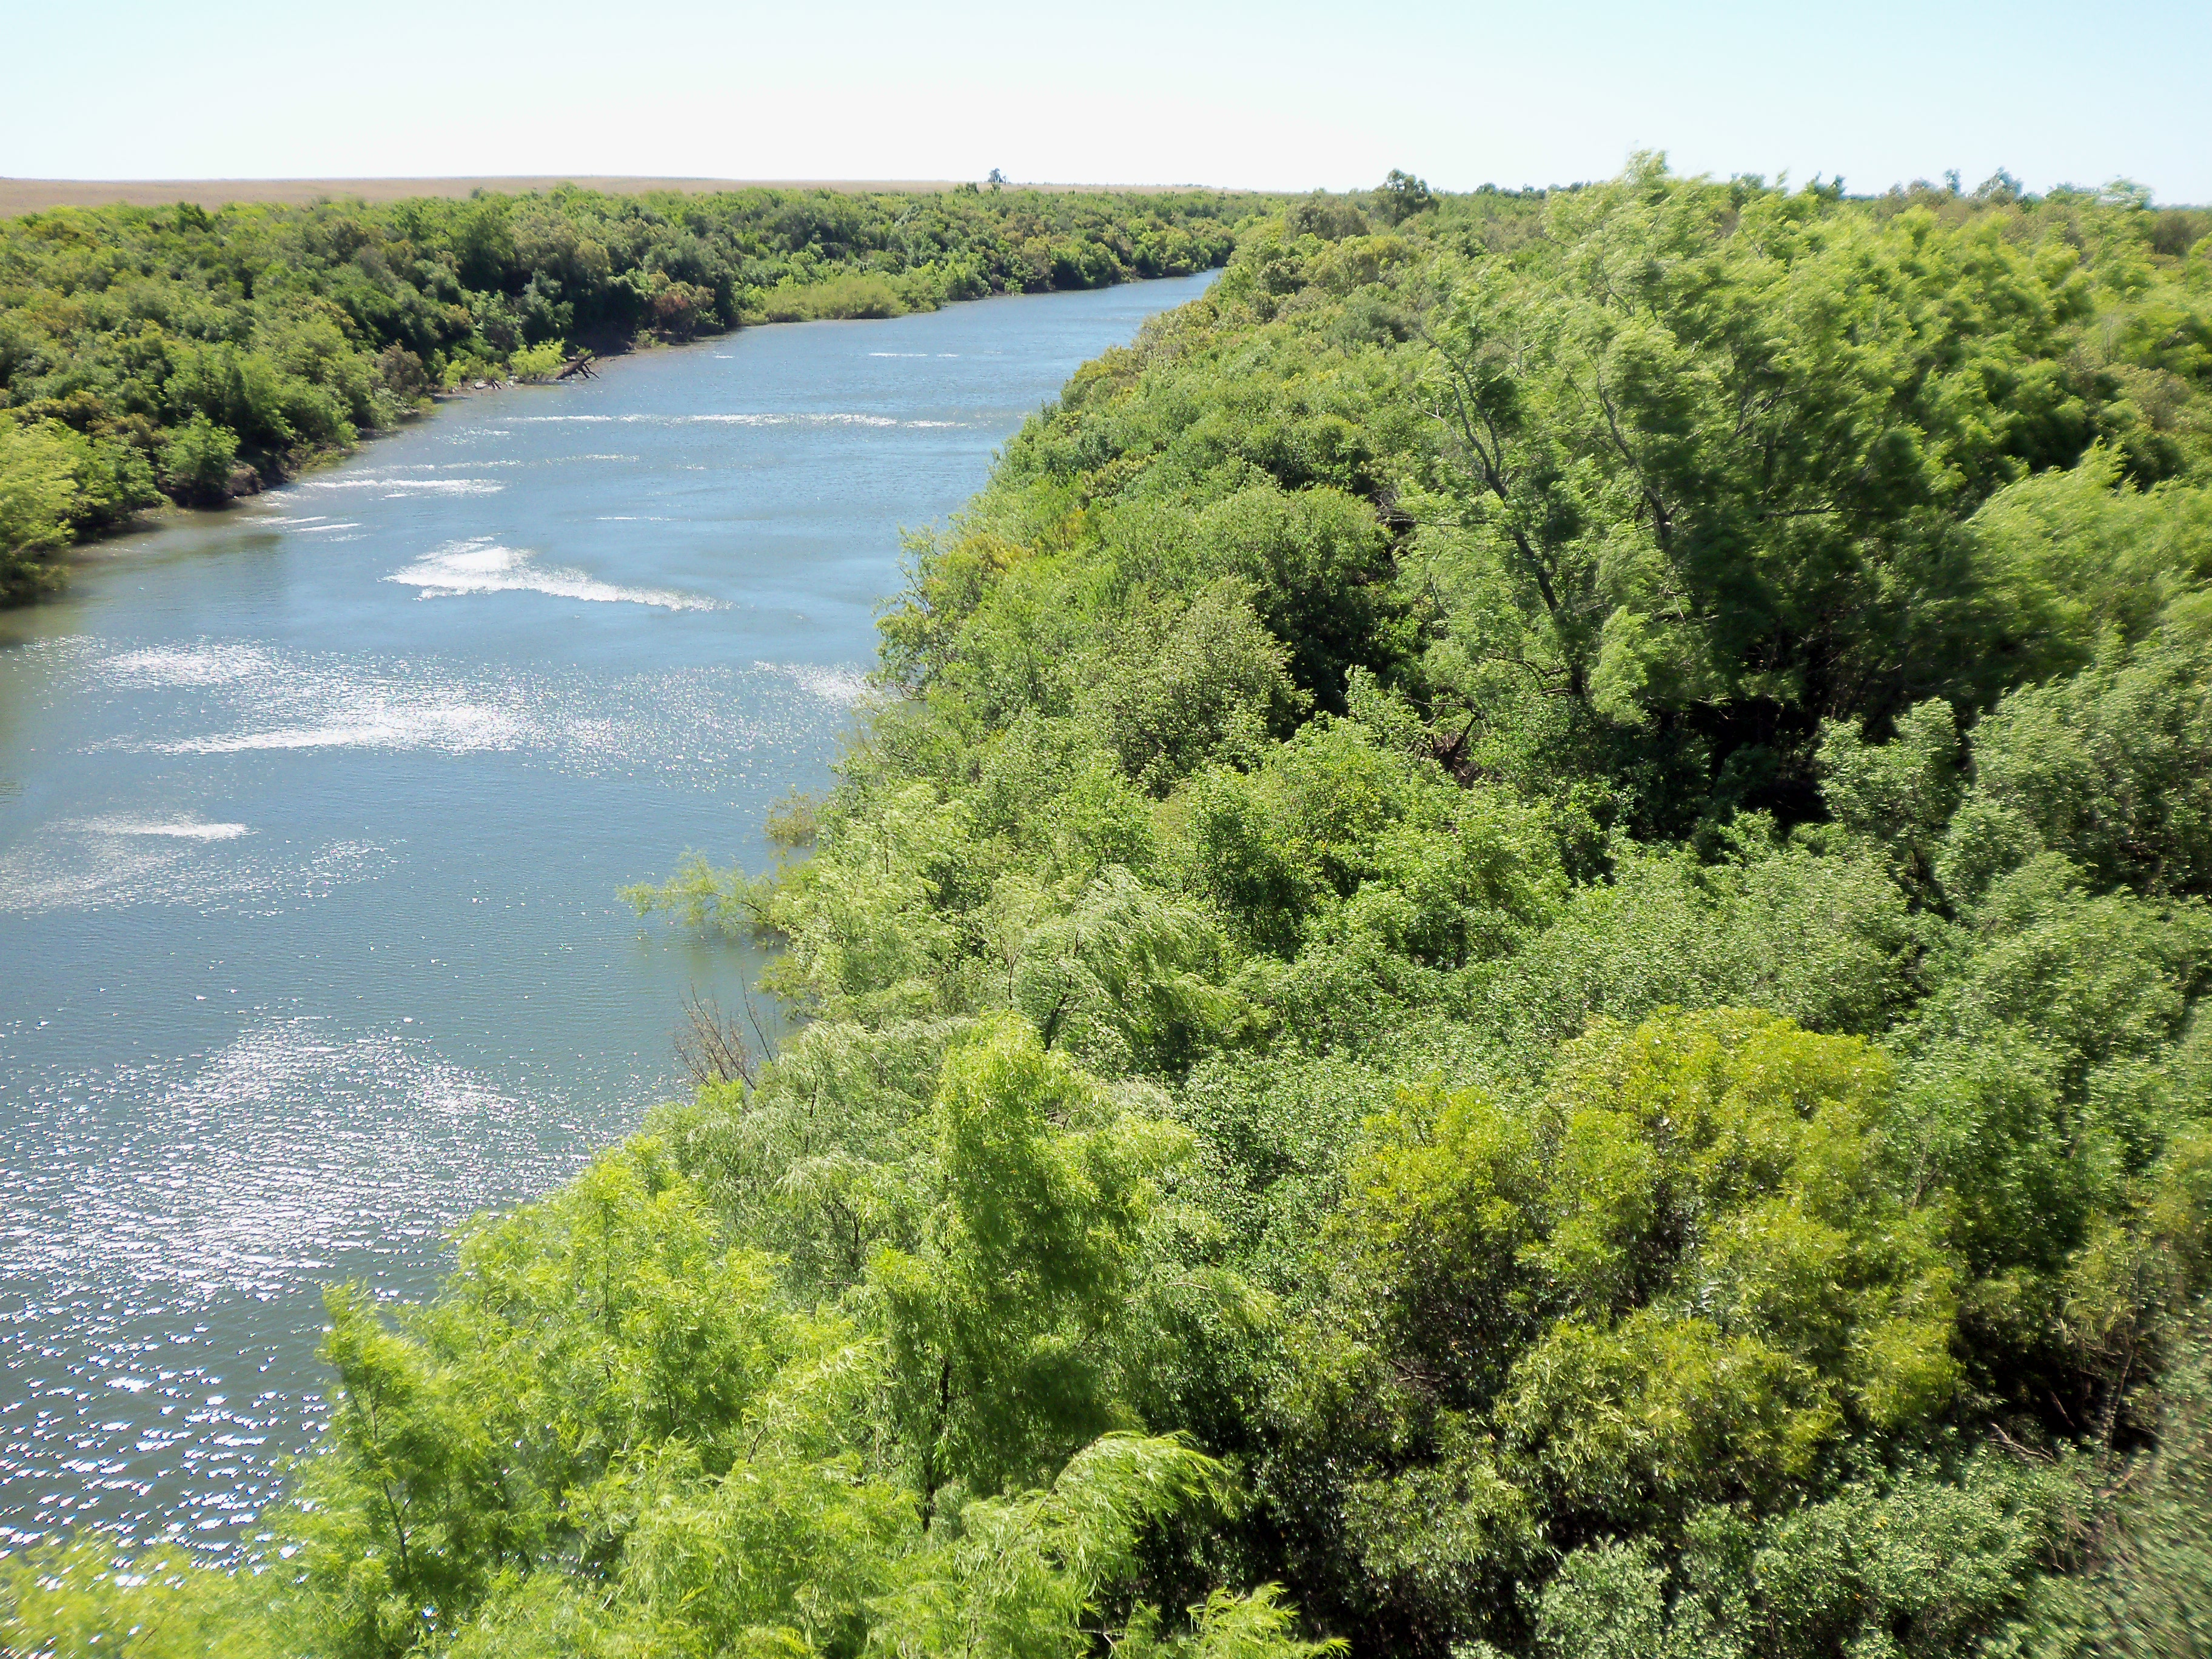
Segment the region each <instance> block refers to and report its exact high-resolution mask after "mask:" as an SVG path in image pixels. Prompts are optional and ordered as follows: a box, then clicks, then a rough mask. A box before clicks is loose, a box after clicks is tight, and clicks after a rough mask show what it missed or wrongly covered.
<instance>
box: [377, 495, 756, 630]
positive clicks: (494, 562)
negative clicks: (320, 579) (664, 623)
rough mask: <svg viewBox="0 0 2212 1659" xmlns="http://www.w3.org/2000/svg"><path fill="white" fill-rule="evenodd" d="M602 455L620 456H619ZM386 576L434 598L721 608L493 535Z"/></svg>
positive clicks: (452, 547)
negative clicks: (620, 580) (537, 597)
mask: <svg viewBox="0 0 2212 1659" xmlns="http://www.w3.org/2000/svg"><path fill="white" fill-rule="evenodd" d="M600 459H622V458H621V457H605V458H600ZM384 580H386V581H388V582H398V583H399V584H401V585H402V586H407V587H413V588H416V589H419V590H420V597H421V598H423V599H433V598H437V597H441V596H453V595H459V594H465V593H544V594H548V595H550V597H552V598H554V599H586V600H591V601H593V602H596V603H602V604H607V603H611V604H627V605H655V606H658V607H659V608H660V609H662V610H665V611H720V610H724V609H726V602H725V601H723V600H721V599H708V597H707V596H706V595H705V594H703V593H684V592H678V591H676V590H674V589H672V588H665V587H624V586H620V585H618V584H617V583H614V582H606V581H601V580H599V579H598V578H597V577H595V576H589V575H586V574H585V573H584V572H582V571H580V570H568V569H563V568H560V567H558V566H552V565H541V564H539V563H538V559H537V555H536V554H534V553H530V552H526V551H524V550H520V549H517V548H512V547H502V546H501V545H500V544H498V543H497V542H495V541H493V540H491V539H490V538H480V539H478V540H475V541H465V542H451V543H448V544H447V545H446V546H444V547H441V548H439V549H438V550H436V551H435V552H431V553H426V554H424V555H423V556H422V557H421V558H419V559H417V560H416V562H414V563H413V564H410V565H409V566H407V567H406V568H404V569H403V570H395V571H393V572H392V574H390V575H388V576H386V578H385V579H384Z"/></svg>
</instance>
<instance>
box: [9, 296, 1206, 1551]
mask: <svg viewBox="0 0 2212 1659" xmlns="http://www.w3.org/2000/svg"><path fill="white" fill-rule="evenodd" d="M1205 281H1206V278H1204V277H1194V278H1188V279H1179V280H1176V281H1170V282H1164V283H1145V284H1140V285H1135V286H1132V287H1127V288H1121V289H1105V290H1102V291H1099V292H1097V293H1090V294H1072V295H1045V296H1037V297H1031V298H1023V299H1015V300H995V301H980V302H977V303H975V304H969V305H959V306H954V307H949V308H947V309H945V310H944V311H941V312H938V313H933V314H929V315H925V316H917V317H907V318H900V319H894V320H890V321H884V322H872V323H822V324H807V325H786V326H781V327H776V328H767V329H759V330H750V331H744V332H743V333H740V334H738V335H734V336H732V337H727V338H725V339H721V340H717V341H713V342H708V343H701V344H697V345H694V346H690V347H685V348H683V349H676V350H668V351H661V352H654V353H649V354H645V355H642V356H636V357H632V358H629V359H625V360H623V361H621V362H617V363H615V364H613V365H611V366H610V367H609V368H607V369H606V370H605V374H603V376H602V377H601V378H600V379H599V380H597V381H594V382H591V383H588V384H585V385H580V386H560V387H546V388H524V389H518V390H514V391H510V392H500V393H496V394H491V395H487V396H483V397H479V398H476V399H474V400H471V401H469V402H466V403H462V404H453V405H450V406H448V407H447V408H444V409H442V410H439V411H438V412H437V413H436V414H435V415H433V416H429V417H428V418H426V419H424V420H423V421H422V422H418V423H417V424H416V425H414V426H412V427H410V428H408V429H407V430H405V431H404V432H403V433H400V434H398V435H393V436H390V437H386V438H382V439H379V440H377V441H374V442H373V443H371V444H370V445H368V447H365V448H364V449H363V450H362V453H360V454H359V455H357V456H356V457H355V458H354V459H351V460H350V461H349V462H348V463H347V464H345V465H342V466H339V467H337V468H334V469H331V470H329V471H323V472H319V473H317V474H315V475H313V477H310V478H308V479H307V480H305V481H303V482H301V483H298V484H295V485H293V486H291V487H289V488H286V489H282V490H278V491H276V492H274V493H272V494H270V495H265V496H263V497H261V498H260V499H259V500H258V501H254V502H252V503H249V504H246V505H244V506H242V507H238V508H236V509H234V510H232V511H229V512H227V513H220V514H208V515H189V516H185V517H180V518H178V519H173V520H170V521H168V522H167V523H165V524H163V525H162V526H160V527H159V528H157V529H155V530H152V531H150V532H145V533H143V534H137V535H133V536H131V537H128V538H123V539H120V540H118V541H113V542H110V543H106V544H101V545H100V546H99V547H97V548H95V549H94V550H89V551H88V552H87V553H86V554H84V555H83V556H82V557H81V558H80V559H79V561H78V562H77V567H76V571H75V573H74V575H73V579H72V585H71V587H70V592H69V594H68V596H67V597H66V598H65V599H62V600H60V601H58V602H56V603H52V604H49V605H42V606H39V607H36V608H33V609H32V610H29V611H17V612H14V613H0V994H4V1000H0V1146H3V1147H4V1159H5V1162H4V1167H0V1200H4V1224H0V1550H4V1549H6V1548H9V1547H18V1546H21V1545H23V1544H27V1543H29V1542H33V1541H38V1540H40V1539H43V1538H52V1537H54V1536H56V1535H57V1534H61V1533H66V1532H70V1531H73V1530H76V1529H79V1528H84V1527H86V1526H88V1525H94V1526H99V1527H101V1528H112V1529H114V1530H115V1531H117V1532H118V1533H120V1534H124V1535H125V1537H127V1538H129V1539H131V1540H132V1541H140V1542H143V1541H151V1540H153V1539H155V1538H157V1537H164V1536H173V1537H182V1538H185V1539H187V1540H189V1541H191V1542H192V1543H193V1544H194V1545H196V1546H197V1547H201V1548H203V1549H204V1550H206V1551H207V1552H209V1553H210V1554H211V1555H218V1556H220V1555H224V1554H229V1553H235V1552H236V1551H238V1550H239V1549H240V1548H241V1547H246V1545H247V1544H248V1542H249V1541H250V1540H251V1539H252V1537H253V1536H254V1535H255V1534H256V1531H257V1521H258V1516H259V1515H260V1512H261V1511H262V1510H264V1508H265V1507H266V1505H267V1504H268V1502H269V1500H270V1496H271V1494H272V1492H273V1490H274V1470H275V1468H276V1464H277V1462H278V1461H279V1460H280V1459H281V1458H283V1456H284V1455H288V1454H291V1453H294V1452H296V1451H298V1450H300V1449H301V1448H302V1447H304V1446H305V1445H306V1444H307V1443H308V1442H309V1441H310V1440H311V1439H312V1437H313V1434H314V1431H315V1429H316V1427H317V1425H318V1422H319V1413H320V1411H321V1409H322V1404H321V1400H320V1397H319V1389H320V1388H321V1387H322V1386H323V1377H322V1374H321V1372H320V1370H319V1366H318V1365H317V1364H316V1361H315V1358H314V1350H315V1346H316V1343H317V1341H318V1340H319V1332H320V1328H321V1311H320V1310H321V1299H320V1286H321V1285H324V1284H325V1283H328V1282H331V1281H332V1280H336V1279H359V1280H362V1281H366V1282H368V1283H371V1284H374V1285H376V1286H377V1287H378V1289H379V1291H380V1292H381V1293H384V1294H387V1295H393V1296H399V1295H419V1294H422V1292H424V1291H427V1290H428V1289H429V1288H430V1287H431V1286H432V1285H434V1284H435V1279H436V1275H437V1273H438V1271H439V1268H440V1267H441V1262H442V1261H443V1260H444V1259H445V1257H446V1254H447V1245H446V1237H447V1230H449V1229H450V1228H451V1227H452V1226H453V1225H454V1224H455V1223H456V1222H458V1221H459V1220H461V1219H462V1218H465V1217H466V1216H467V1215H469V1214H471V1212H475V1211H477V1210H479V1209H482V1208H483V1207H485V1206H491V1205H497V1204H501V1203H503V1202H507V1201H511V1200H514V1199H516V1198H519V1197H524V1196H528V1195H531V1194H538V1193H542V1192H544V1190H546V1189H547V1188H550V1187H551V1186H552V1185H554V1184H555V1183H556V1182H558V1181H560V1180H561V1179H562V1177H563V1176H565V1175H567V1174H568V1173H569V1172H570V1171H572V1170H574V1169H575V1168H576V1167H577V1165H578V1164H579V1163H580V1161H581V1160H582V1159H583V1158H586V1156H588V1155H589V1153H590V1152H591V1151H592V1149H594V1148H597V1147H599V1146H605V1145H606V1144H607V1143H608V1142H610V1141H612V1140H614V1139H617V1138H618V1137H620V1136H621V1135H623V1133H626V1132H627V1131H629V1129H631V1128H633V1127H635V1125H636V1123H637V1122H638V1121H639V1118H640V1116H641V1114H642V1113H643V1111H644V1109H646V1108H647V1106H648V1105H649V1104H651V1103H653V1101H654V1100H656V1099H660V1098H665V1097H666V1096H667V1095H668V1094H669V1093H670V1092H671V1089H672V1087H673V1077H674V1074H675V1072H676V1069H677V1068H676V1066H675V1063H674V1058H673V1054H672V1050H671V1034H672V1032H673V1030H674V1029H675V1027H676V1024H677V1023H678V1019H679V1018H680V1012H681V1009H680V1005H681V1001H682V999H683V998H684V995H685V994H686V993H687V992H688V991H690V990H691V989H694V988H696V989H698V990H700V991H701V992H702V993H706V994H714V995H718V996H720V998H721V999H722V1000H724V1001H725V1003H726V1004H730V1005H732V1006H733V1005H734V1003H735V1000H736V999H737V997H738V994H739V993H740V992H741V989H742V987H743V986H744V983H745V981H747V979H748V978H749V977H750V975H751V974H753V973H754V972H757V967H758V964H757V963H750V962H748V961H747V960H746V959H745V958H744V955H743V954H742V953H741V952H740V951H738V950H737V949H736V948H735V947H732V946H728V945H721V946H711V945H706V944H703V943H702V942H700V941H698V940H696V939H689V938H687V937H685V936H684V935H682V934H681V933H677V932H675V931H673V930H671V929H667V928H665V927H659V926H658V925H653V926H650V927H641V926H640V924H639V922H638V921H637V919H636V917H635V915H633V914H632V913H631V912H630V911H629V909H628V908H626V907H624V906H623V905H622V904H620V903H619V902H617V898H616V891H617V888H619V887H620V886H621V885H622V884H624V883H626V882H629V881H634V880H637V879H640V878H651V877H654V876H657V875H664V874H666V873H667V872H670V871H671V869H672V868H673V866H674V865H675V863H676V860H677V859H678V855H679V854H682V853H683V852H684V850H686V849H690V848H696V849H698V850H699V851H701V852H703V853H705V854H708V856H709V857H710V858H712V859H714V860H715V861H716V862H718V863H728V862H732V861H739V862H744V863H748V864H752V865H755V866H757V865H758V864H759V863H760V862H762V861H763V860H764V857H765V848H764V846H763V842H762V839H761V836H760V833H759V826H760V823H761V821H762V818H763V814H764V812H765V811H766V810H767V808H768V806H769V805H770V804H771V803H772V802H773V801H774V800H775V799H777V798H778V797H779V796H781V794H782V793H784V792H785V791H786V790H787V788H789V787H792V786H793V785H797V786H799V787H802V788H817V787H821V786H822V785H823V784H824V783H825V782H826V781H828V778H829V761H830V759H831V758H832V757H834V754H835V752H836V738H837V734H838V732H840V731H841V730H842V728H843V727H844V726H845V725H846V724H847V723H848V720H849V718H850V710H851V706H852V701H853V699H854V696H855V695H856V694H857V693H858V691H859V690H860V684H861V675H862V673H863V672H864V671H865V668H866V665H867V663H868V662H869V660H870V659H871V658H872V654H873V646H874V633H873V617H874V607H875V605H876V602H877V601H878V599H879V597H881V596H883V595H884V594H886V593H889V592H893V591H895V590H896V588H897V587H898V586H899V580H900V579H899V575H898V570H897V560H898V552H899V549H898V538H897V531H898V528H899V527H900V526H920V525H923V524H927V523H929V522H931V521H933V520H939V519H941V518H942V517H943V516H944V515H945V513H948V512H950V511H951V510H953V509H954V508H956V507H957V506H958V505H959V504H960V503H961V502H962V501H963V500H964V499H965V498H966V497H967V496H968V495H970V494H972V493H973V492H974V490H975V489H976V488H977V487H978V486H979V485H980V484H981V483H982V481H983V478H984V476H985V473H986V471H987V467H988V465H989V462H990V458H991V456H992V454H993V453H994V450H995V449H996V448H997V447H998V446H999V445H1000V443H1001V442H1002V441H1004V440H1005V438H1006V436H1007V435H1009V434H1011V433H1012V431H1013V430H1014V429H1015V428H1017V427H1018V425H1019V424H1020V422H1021V420H1022V418H1023V416H1024V415H1026V414H1027V413H1029V412H1030V410H1034V409H1036V407H1037V406H1038V405H1039V404H1041V403H1042V402H1044V401H1045V400H1046V399H1048V398H1049V397H1051V396H1052V395H1053V393H1054V392H1055V391H1057V389H1058V388H1059V386H1060V383H1061V382H1062V381H1063V380H1065V379H1066V376H1067V374H1069V373H1070V372H1071V371H1072V370H1073V369H1074V368H1076V366H1077V365H1078V364H1079V363H1080V362H1083V361H1084V360H1085V359H1086V358H1089V357H1091V356H1096V355H1097V353H1098V352H1099V351H1100V350H1102V349H1104V348H1105V347H1107V346H1109V345H1110V344H1113V343H1118V342H1121V341H1125V340H1127V338H1129V337H1131V336H1132V335H1133V333H1134V332H1135V331H1136V328H1137V326H1138V325H1139V323H1140V322H1141V320H1142V319H1144V318H1145V317H1146V316H1148V315H1150V314H1151V313H1153V312H1156V311H1158V310H1161V309H1164V308H1165V307H1169V306H1171V305H1176V304H1180V303H1182V301H1186V300H1188V299H1189V298H1191V297H1193V296H1194V295H1196V294H1197V293H1199V292H1200V291H1201V289H1202V288H1203V286H1204V283H1205Z"/></svg>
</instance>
